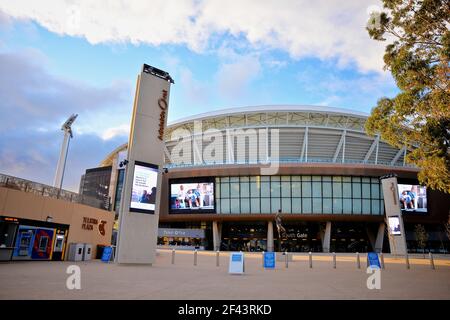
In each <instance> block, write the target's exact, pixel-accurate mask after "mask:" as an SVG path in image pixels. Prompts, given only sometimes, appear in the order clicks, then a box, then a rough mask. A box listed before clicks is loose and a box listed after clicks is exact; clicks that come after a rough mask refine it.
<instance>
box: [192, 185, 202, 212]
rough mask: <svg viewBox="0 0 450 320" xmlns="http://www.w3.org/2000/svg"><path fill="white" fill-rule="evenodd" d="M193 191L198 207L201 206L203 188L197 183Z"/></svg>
mask: <svg viewBox="0 0 450 320" xmlns="http://www.w3.org/2000/svg"><path fill="white" fill-rule="evenodd" d="M194 193H195V195H196V196H197V204H198V207H200V208H201V207H203V198H204V190H203V189H202V187H201V185H200V184H198V185H197V189H195V191H194Z"/></svg>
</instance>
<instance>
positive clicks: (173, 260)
mask: <svg viewBox="0 0 450 320" xmlns="http://www.w3.org/2000/svg"><path fill="white" fill-rule="evenodd" d="M172 264H175V249H172Z"/></svg>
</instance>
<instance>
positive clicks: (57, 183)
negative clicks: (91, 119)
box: [53, 114, 78, 189]
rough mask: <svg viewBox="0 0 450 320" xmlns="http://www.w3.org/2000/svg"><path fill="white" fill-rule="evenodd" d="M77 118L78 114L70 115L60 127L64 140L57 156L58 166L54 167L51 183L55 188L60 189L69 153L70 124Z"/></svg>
mask: <svg viewBox="0 0 450 320" xmlns="http://www.w3.org/2000/svg"><path fill="white" fill-rule="evenodd" d="M77 117H78V114H72V115H71V116H70V117H69V119H67V120H66V122H64V124H63V125H62V126H61V130H62V131H64V140H63V143H62V146H61V152H60V154H59V160H58V166H57V167H56V173H55V180H54V181H53V186H54V187H55V188H59V189H61V188H62V183H63V179H64V170H65V168H66V160H67V152H68V151H69V142H70V139H71V138H73V134H72V124H73V122H74V121H75V119H76V118H77Z"/></svg>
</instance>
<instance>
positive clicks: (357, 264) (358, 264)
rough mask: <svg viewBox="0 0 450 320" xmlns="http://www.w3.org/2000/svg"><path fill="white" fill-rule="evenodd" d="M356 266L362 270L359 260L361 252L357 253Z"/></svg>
mask: <svg viewBox="0 0 450 320" xmlns="http://www.w3.org/2000/svg"><path fill="white" fill-rule="evenodd" d="M356 266H357V267H358V269H361V260H360V259H359V252H357V253H356Z"/></svg>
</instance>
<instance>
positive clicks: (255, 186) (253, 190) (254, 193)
mask: <svg viewBox="0 0 450 320" xmlns="http://www.w3.org/2000/svg"><path fill="white" fill-rule="evenodd" d="M260 186H261V184H260V183H258V182H255V181H252V182H250V196H251V197H252V198H256V197H257V198H259V191H260Z"/></svg>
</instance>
